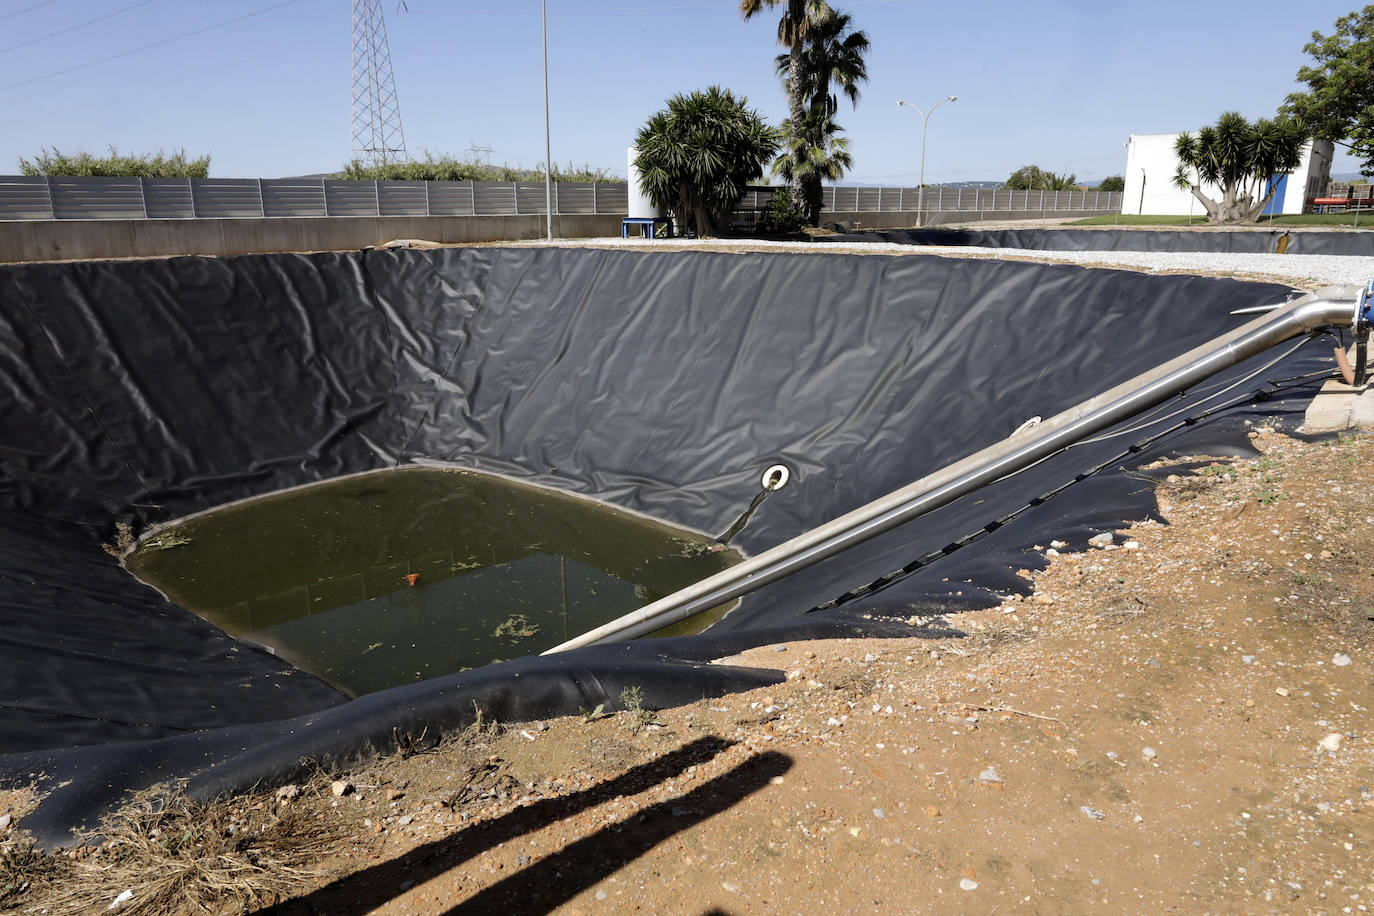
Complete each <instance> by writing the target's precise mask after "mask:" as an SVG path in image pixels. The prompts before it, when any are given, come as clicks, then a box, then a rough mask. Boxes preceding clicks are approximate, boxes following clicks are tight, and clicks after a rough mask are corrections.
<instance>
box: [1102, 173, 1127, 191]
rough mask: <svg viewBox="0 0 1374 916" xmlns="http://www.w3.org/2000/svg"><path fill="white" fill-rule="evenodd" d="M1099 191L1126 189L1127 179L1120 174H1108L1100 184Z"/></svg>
mask: <svg viewBox="0 0 1374 916" xmlns="http://www.w3.org/2000/svg"><path fill="white" fill-rule="evenodd" d="M1096 190H1098V191H1124V190H1126V179H1125V178H1123V177H1122V176H1120V175H1108V176H1107V177H1106V178H1104V179H1102V181H1101V183H1100V184H1098V186H1097V188H1096Z"/></svg>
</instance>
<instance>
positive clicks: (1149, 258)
mask: <svg viewBox="0 0 1374 916" xmlns="http://www.w3.org/2000/svg"><path fill="white" fill-rule="evenodd" d="M501 244H504V245H512V246H514V247H526V246H543V245H552V246H557V247H560V248H625V249H629V250H631V251H656V252H662V251H724V252H731V253H736V254H743V253H747V252H758V251H764V252H769V251H794V252H795V251H805V252H810V253H813V254H815V253H822V252H825V253H831V254H877V255H908V256H915V255H938V256H941V257H962V258H984V259H992V260H1002V261H1035V262H1037V263H1042V264H1077V265H1080V266H1083V267H1107V268H1126V269H1130V270H1139V271H1144V272H1148V273H1166V274H1167V273H1184V274H1198V275H1202V276H1233V277H1234V276H1239V277H1242V278H1244V279H1265V280H1274V281H1277V282H1283V283H1291V284H1294V285H1298V286H1302V287H1314V286H1325V285H1348V284H1357V285H1360V286H1363V285H1364V284H1366V283H1368V282H1369V280H1370V279H1371V278H1374V257H1350V256H1344V255H1323V254H1240V253H1219V252H1198V251H1176V252H1153V251H1043V250H1041V249H1038V248H975V247H969V246H948V245H920V246H917V245H899V244H896V243H892V242H784V241H769V240H764V239H758V240H755V239H655V240H654V241H646V240H644V239H618V238H607V239H570V240H554V241H552V242H549V241H545V240H540V241H531V242H514V243H501Z"/></svg>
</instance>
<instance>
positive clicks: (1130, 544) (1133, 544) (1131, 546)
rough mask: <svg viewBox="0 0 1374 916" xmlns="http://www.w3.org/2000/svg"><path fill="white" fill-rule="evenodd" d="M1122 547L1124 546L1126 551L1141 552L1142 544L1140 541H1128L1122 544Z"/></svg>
mask: <svg viewBox="0 0 1374 916" xmlns="http://www.w3.org/2000/svg"><path fill="white" fill-rule="evenodd" d="M1121 546H1122V548H1124V549H1125V550H1139V549H1140V542H1139V541H1127V542H1126V543H1124V544H1122V545H1121Z"/></svg>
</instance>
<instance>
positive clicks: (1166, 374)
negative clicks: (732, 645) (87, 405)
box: [544, 289, 1358, 655]
mask: <svg viewBox="0 0 1374 916" xmlns="http://www.w3.org/2000/svg"><path fill="white" fill-rule="evenodd" d="M1357 296H1358V293H1357V292H1356V291H1353V290H1346V289H1324V290H1320V291H1319V292H1317V293H1314V294H1311V295H1309V296H1307V297H1304V298H1302V299H1298V300H1297V301H1295V302H1293V303H1292V304H1291V305H1287V306H1281V307H1280V308H1279V309H1278V310H1276V311H1273V312H1270V313H1269V314H1267V315H1264V316H1262V317H1260V318H1257V319H1255V320H1254V321H1251V322H1249V323H1248V324H1245V325H1242V326H1241V327H1239V328H1236V329H1235V330H1234V331H1230V332H1228V333H1226V334H1224V335H1222V336H1221V337H1218V338H1216V339H1215V340H1213V341H1211V342H1209V343H1207V344H1204V345H1202V346H1200V347H1196V348H1194V349H1192V350H1189V351H1188V352H1187V353H1184V354H1183V355H1182V356H1179V357H1177V358H1176V359H1173V360H1170V361H1169V362H1167V363H1165V364H1163V365H1162V366H1157V367H1156V368H1154V369H1151V370H1150V371H1149V372H1145V373H1142V374H1141V375H1138V376H1136V377H1135V378H1133V379H1131V380H1129V381H1127V382H1123V383H1121V384H1120V385H1117V386H1116V387H1114V388H1111V389H1109V390H1107V391H1104V392H1103V393H1101V394H1099V395H1097V396H1096V397H1093V398H1089V399H1088V400H1086V401H1083V402H1082V403H1080V404H1078V405H1076V406H1074V407H1071V408H1069V409H1068V410H1066V411H1064V412H1063V413H1060V414H1057V415H1055V416H1053V417H1051V418H1050V419H1048V420H1045V421H1043V422H1041V423H1040V424H1039V425H1037V426H1034V427H1032V428H1031V429H1029V430H1026V431H1025V432H1019V433H1016V434H1013V435H1012V436H1011V437H1009V438H1007V439H1003V440H1002V441H1001V442H998V443H996V444H994V445H991V446H988V447H987V448H985V449H982V450H981V451H978V452H975V453H974V454H972V455H969V456H968V457H967V458H963V459H961V460H959V461H956V462H955V463H953V464H951V465H947V466H946V467H944V468H942V469H940V470H938V471H936V472H935V473H933V474H929V475H927V476H925V477H922V478H921V479H920V480H917V481H915V482H913V483H909V484H907V485H906V486H904V487H902V488H901V489H899V490H894V491H893V492H891V493H889V494H887V495H886V496H882V497H879V498H878V499H875V500H873V501H872V502H870V503H867V504H865V505H863V506H860V507H859V508H857V509H854V510H852V511H850V512H847V513H845V514H844V515H842V516H840V517H839V518H837V519H834V520H833V521H829V522H826V523H825V524H823V525H820V526H818V527H816V528H812V529H811V530H809V531H806V532H804V533H803V534H799V535H797V536H796V537H794V538H792V539H791V540H788V541H784V542H783V543H781V544H779V545H777V546H776V547H771V548H769V549H768V550H765V551H764V552H762V553H760V554H758V555H757V556H753V557H749V558H748V559H746V560H744V561H743V562H741V563H739V564H737V565H735V566H732V567H730V568H729V569H727V570H723V571H721V572H719V573H716V574H715V575H713V576H708V577H707V578H705V579H702V580H701V581H700V582H696V583H694V584H692V585H689V586H687V587H686V588H684V589H681V590H679V591H677V592H674V593H673V594H671V595H668V596H667V597H664V598H660V599H659V600H657V601H655V602H653V603H652V604H647V605H645V606H644V607H642V608H640V609H639V610H636V611H631V612H630V613H629V614H626V615H625V616H623V617H620V618H618V619H616V620H613V621H611V622H610V623H607V624H603V625H602V626H599V627H597V628H596V629H594V630H591V631H589V632H587V633H583V634H582V635H581V636H577V637H574V638H573V639H570V640H568V641H567V642H565V643H563V644H562V645H558V646H554V647H553V648H552V649H549V650H548V651H547V652H545V653H544V654H545V655H549V654H551V653H554V652H563V651H566V650H568V649H576V648H578V647H580V646H589V645H592V644H593V643H599V642H606V641H609V640H616V639H632V638H634V637H636V636H642V635H644V634H645V633H652V632H653V631H654V630H657V629H660V628H662V627H665V626H667V625H669V624H671V623H676V622H677V621H679V620H683V619H685V618H687V617H691V616H692V615H694V614H698V613H701V612H702V611H705V610H708V609H710V608H712V607H715V606H716V605H718V604H721V603H723V602H725V601H729V600H731V599H733V598H738V597H739V596H740V595H744V594H746V593H748V592H751V591H753V590H755V589H757V588H761V587H762V586H764V585H767V584H768V583H769V582H773V581H776V580H778V579H781V578H783V577H784V576H787V575H789V574H791V573H793V572H796V571H797V570H799V569H803V568H805V567H807V566H810V565H811V564H813V563H817V562H819V561H821V560H824V559H826V558H827V557H831V556H834V555H835V554H837V553H840V552H841V551H843V550H846V549H847V548H849V547H852V546H854V545H855V544H859V543H862V542H863V541H866V540H868V539H869V538H871V537H874V536H876V535H878V534H881V533H882V532H884V531H887V530H888V529H890V528H895V527H896V526H898V525H900V524H902V523H904V522H908V521H910V520H911V519H914V518H916V517H917V516H920V515H923V514H925V513H926V512H930V511H931V510H933V509H938V508H939V507H941V506H943V505H946V504H947V503H951V502H953V501H954V500H956V499H958V498H959V497H961V496H963V495H965V494H967V493H970V492H972V491H973V490H976V489H978V488H979V487H981V486H984V485H986V484H989V483H991V482H993V481H995V480H998V479H1000V478H1002V477H1006V476H1007V475H1008V474H1013V473H1015V472H1017V471H1019V470H1022V469H1024V468H1027V467H1029V466H1030V465H1032V464H1034V463H1036V462H1037V461H1040V460H1042V459H1043V458H1046V457H1048V456H1049V455H1052V454H1054V453H1055V452H1057V451H1059V450H1060V449H1063V448H1065V447H1067V446H1069V445H1072V444H1073V443H1074V442H1077V441H1078V440H1079V439H1082V438H1084V437H1086V436H1088V435H1091V434H1092V433H1095V432H1098V431H1099V430H1102V429H1105V428H1107V427H1109V426H1111V425H1112V424H1114V423H1117V422H1118V421H1120V420H1123V419H1126V418H1127V417H1130V416H1133V415H1135V414H1137V413H1140V412H1141V411H1143V410H1148V409H1149V408H1151V407H1153V406H1155V405H1156V404H1160V403H1162V402H1164V401H1166V400H1168V399H1169V398H1171V397H1174V396H1175V395H1177V394H1179V393H1180V392H1182V391H1184V390H1186V389H1188V388H1191V387H1192V386H1193V385H1196V384H1197V383H1199V382H1201V381H1203V380H1205V379H1207V378H1209V377H1210V376H1213V375H1215V374H1216V373H1218V372H1221V371H1222V370H1223V369H1227V368H1229V367H1231V366H1234V365H1235V364H1236V363H1239V362H1242V361H1243V360H1246V359H1248V358H1250V357H1251V356H1254V355H1255V354H1257V353H1262V352H1264V351H1265V350H1267V349H1269V348H1270V347H1273V346H1276V345H1277V344H1280V343H1282V342H1283V341H1285V340H1288V339H1290V338H1293V337H1296V336H1298V335H1299V334H1305V333H1307V332H1309V331H1312V330H1315V329H1317V328H1320V327H1325V326H1328V325H1349V324H1350V322H1351V316H1352V314H1353V313H1354V305H1355V300H1356V298H1357Z"/></svg>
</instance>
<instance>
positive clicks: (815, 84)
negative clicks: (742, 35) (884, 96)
mask: <svg viewBox="0 0 1374 916" xmlns="http://www.w3.org/2000/svg"><path fill="white" fill-rule="evenodd" d="M852 23H853V19H852V17H851V16H850V15H849V14H848V13H841V12H840V11H838V10H833V9H829V8H827V9H825V10H824V11H821V12H819V13H817V14H814V15H813V18H812V20H811V24H810V26H809V27H808V29H807V35H806V40H805V41H804V42H803V46H802V72H801V81H802V87H801V88H802V94H803V95H804V96H805V97H806V98H807V99H808V100H809V102H808V105H807V107H808V108H810V109H811V110H812V111H815V110H817V109H823V110H824V111H825V113H826V115H827V116H828V117H832V118H833V117H834V116H835V115H836V114H837V113H838V112H839V109H840V106H839V99H838V98H837V96H836V95H835V93H834V92H833V91H831V89H832V85H833V86H835V87H838V88H839V89H840V90H841V91H842V92H843V93H844V94H845V97H846V98H848V99H849V102H850V104H851V105H853V106H854V107H856V108H857V107H858V105H859V83H865V82H868V65H867V64H866V63H865V62H864V54H866V53H867V52H868V36H867V35H866V34H864V33H863V32H858V31H854V30H853V28H852ZM775 63H776V66H777V73H778V76H779V77H781V78H783V79H786V78H787V76H788V75H789V72H790V68H791V63H792V58H791V55H790V54H779V55H778V56H777V59H776V61H775Z"/></svg>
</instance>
